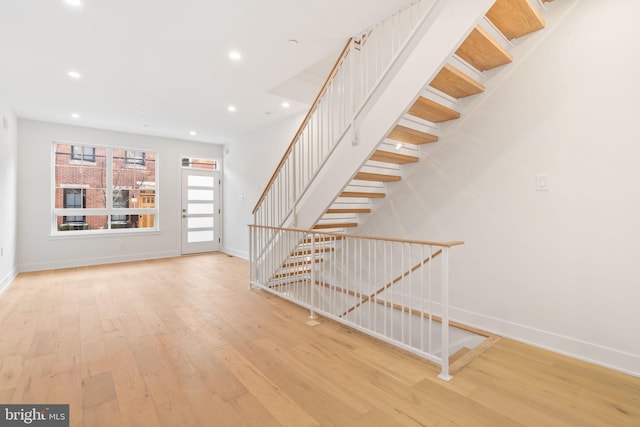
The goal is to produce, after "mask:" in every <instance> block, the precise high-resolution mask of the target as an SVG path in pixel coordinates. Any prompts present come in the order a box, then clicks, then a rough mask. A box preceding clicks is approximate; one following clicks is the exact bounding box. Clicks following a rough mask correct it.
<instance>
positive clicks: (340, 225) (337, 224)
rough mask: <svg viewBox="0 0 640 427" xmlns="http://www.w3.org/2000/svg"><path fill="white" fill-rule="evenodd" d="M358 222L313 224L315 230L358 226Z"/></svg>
mask: <svg viewBox="0 0 640 427" xmlns="http://www.w3.org/2000/svg"><path fill="white" fill-rule="evenodd" d="M357 226H358V223H357V222H341V223H335V224H316V225H314V226H313V229H314V230H325V229H327V228H353V227H357Z"/></svg>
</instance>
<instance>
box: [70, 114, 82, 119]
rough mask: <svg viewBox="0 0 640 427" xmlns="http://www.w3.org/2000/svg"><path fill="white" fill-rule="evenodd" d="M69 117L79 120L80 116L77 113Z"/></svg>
mask: <svg viewBox="0 0 640 427" xmlns="http://www.w3.org/2000/svg"><path fill="white" fill-rule="evenodd" d="M71 117H72V118H74V119H79V118H80V114H78V113H71Z"/></svg>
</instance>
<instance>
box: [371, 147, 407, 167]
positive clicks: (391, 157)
mask: <svg viewBox="0 0 640 427" xmlns="http://www.w3.org/2000/svg"><path fill="white" fill-rule="evenodd" d="M369 160H375V161H376V162H383V163H393V164H396V165H405V164H407V163H418V161H419V160H420V159H419V158H418V157H415V156H408V155H406V154H400V153H392V152H391V151H384V150H376V151H375V153H373V155H372V156H371V157H370V158H369Z"/></svg>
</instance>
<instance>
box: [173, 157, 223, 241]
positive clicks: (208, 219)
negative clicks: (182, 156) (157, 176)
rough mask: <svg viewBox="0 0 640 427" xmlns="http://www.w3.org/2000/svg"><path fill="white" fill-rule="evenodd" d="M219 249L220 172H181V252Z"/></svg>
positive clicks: (195, 170)
mask: <svg viewBox="0 0 640 427" xmlns="http://www.w3.org/2000/svg"><path fill="white" fill-rule="evenodd" d="M218 250H220V172H218V171H210V170H197V169H182V253H183V254H193V253H198V252H213V251H218Z"/></svg>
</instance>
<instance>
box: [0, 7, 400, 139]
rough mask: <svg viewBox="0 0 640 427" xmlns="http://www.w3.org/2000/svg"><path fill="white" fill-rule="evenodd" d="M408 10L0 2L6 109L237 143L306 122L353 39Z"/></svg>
mask: <svg viewBox="0 0 640 427" xmlns="http://www.w3.org/2000/svg"><path fill="white" fill-rule="evenodd" d="M408 3H409V1H408V0H271V1H267V0H235V1H233V0H224V1H220V0H83V6H82V7H80V8H72V7H70V6H68V5H67V4H66V3H65V2H64V1H63V0H0V99H2V100H3V101H4V102H6V103H7V104H9V105H10V106H11V107H12V108H13V109H14V111H15V112H16V114H17V115H18V117H21V118H27V119H35V120H44V121H50V122H56V123H69V124H75V125H80V126H90V127H97V128H102V129H112V130H121V131H127V132H134V133H141V134H149V135H157V136H166V137H172V138H179V139H193V140H197V141H206V142H215V143H230V142H233V141H234V140H235V139H237V138H238V136H240V135H242V134H243V133H246V132H248V131H251V130H255V129H256V128H259V127H261V126H264V125H266V124H269V123H272V122H275V121H277V120H281V119H282V118H284V117H286V116H289V115H292V114H296V113H300V112H302V111H305V110H306V109H307V108H308V105H307V104H308V103H309V102H311V99H312V98H313V96H315V92H316V91H317V90H318V88H319V85H320V84H321V83H322V81H323V80H324V78H325V76H326V74H327V73H328V70H329V68H330V67H331V66H332V65H333V62H334V60H335V58H336V56H337V54H338V52H339V51H340V50H341V48H342V46H343V45H344V43H345V42H346V40H347V39H348V37H350V36H351V35H354V34H357V33H358V32H359V31H361V30H364V29H366V28H368V27H369V26H371V25H373V24H374V23H376V22H378V21H380V20H382V19H383V18H385V17H386V16H389V15H391V14H392V13H393V12H394V11H396V10H398V9H401V8H403V7H404V6H406V5H407V4H408ZM290 39H296V40H298V41H299V43H298V45H297V47H294V46H292V45H291V43H289V42H288V40H290ZM231 49H237V50H239V51H240V52H241V53H242V55H243V58H242V60H240V61H239V62H232V61H231V60H230V59H229V57H228V53H229V51H230V50H231ZM72 69H73V70H77V71H78V72H80V73H81V74H82V78H81V79H78V80H73V79H71V78H69V77H68V76H67V73H68V71H69V70H72ZM283 101H288V102H290V103H291V107H290V108H289V109H283V108H282V106H281V103H282V102H283ZM230 104H233V105H235V106H236V107H237V111H236V112H235V113H233V114H232V113H229V112H228V111H227V106H228V105H230ZM71 113H77V114H79V115H80V118H78V119H73V118H71ZM191 130H194V131H196V132H197V135H196V136H191V135H189V131H191Z"/></svg>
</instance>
